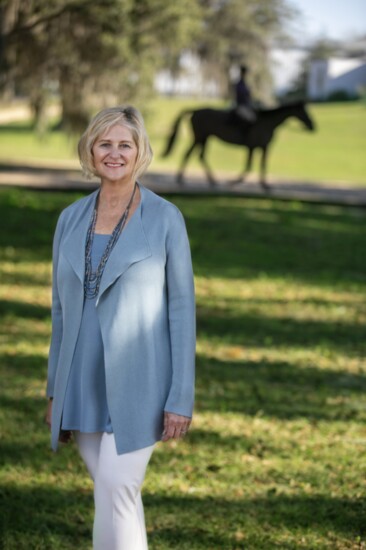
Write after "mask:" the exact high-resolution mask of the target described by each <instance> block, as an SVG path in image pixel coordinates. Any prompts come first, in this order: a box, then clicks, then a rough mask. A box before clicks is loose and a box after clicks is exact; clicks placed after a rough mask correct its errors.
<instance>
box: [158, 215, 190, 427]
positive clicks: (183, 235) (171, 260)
mask: <svg viewBox="0 0 366 550" xmlns="http://www.w3.org/2000/svg"><path fill="white" fill-rule="evenodd" d="M175 213H176V216H175V219H174V221H173V222H172V223H171V225H170V227H169V231H168V235H167V241H166V243H167V261H166V281H167V292H168V315H169V331H170V342H171V355H172V384H171V388H170V391H169V394H168V398H167V401H166V404H165V407H164V410H165V411H167V412H171V413H175V414H180V415H183V416H187V417H191V416H192V412H193V402H194V378H195V349H196V318H195V297H194V281H193V270H192V260H191V252H190V247H189V240H188V235H187V231H186V227H185V223H184V219H183V216H182V214H181V213H180V211H179V210H175Z"/></svg>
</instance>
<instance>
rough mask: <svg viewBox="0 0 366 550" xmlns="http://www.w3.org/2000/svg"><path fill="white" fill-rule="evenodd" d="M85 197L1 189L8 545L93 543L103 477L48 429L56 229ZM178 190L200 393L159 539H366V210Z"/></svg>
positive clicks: (305, 542)
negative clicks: (95, 499) (190, 264)
mask: <svg viewBox="0 0 366 550" xmlns="http://www.w3.org/2000/svg"><path fill="white" fill-rule="evenodd" d="M76 197H77V195H75V194H71V193H64V194H61V193H46V192H31V191H24V190H16V189H14V190H2V191H0V271H1V282H2V285H1V290H0V292H1V296H0V308H1V316H2V323H1V329H0V330H1V332H0V355H1V361H0V368H1V373H0V376H1V378H0V379H1V384H2V391H1V405H2V406H1V409H0V426H1V454H0V460H1V470H0V493H1V496H2V498H1V501H0V506H1V510H0V518H1V520H0V522H1V523H0V525H1V530H2V532H1V539H0V540H2V545H0V546H1V548H4V550H30V549H37V550H46V549H50V550H51V549H52V550H61V549H62V550H75V549H76V548H77V549H78V550H84V549H85V550H86V549H88V548H90V546H91V545H90V538H91V525H92V485H91V482H90V481H89V480H88V477H87V475H86V473H85V470H84V467H83V465H82V464H81V461H80V460H79V458H78V456H77V453H76V450H75V448H74V445H73V444H72V445H70V446H68V447H65V448H63V449H62V450H61V451H60V452H59V453H57V454H54V453H52V452H51V451H50V449H49V434H48V432H47V429H46V427H45V425H44V423H43V417H44V412H45V405H46V400H45V397H44V391H45V377H46V358H47V351H48V342H49V334H50V312H49V307H50V288H49V286H50V253H51V239H52V233H53V229H54V225H55V222H56V218H57V216H58V214H59V212H60V210H61V209H62V208H63V207H64V206H66V205H67V204H69V203H70V202H72V201H73V200H75V198H76ZM173 200H174V202H175V203H176V204H177V205H178V206H179V207H180V208H181V210H182V211H183V213H184V215H185V217H186V221H187V226H188V230H189V234H190V239H191V244H192V253H193V260H194V267H195V273H196V286H197V311H198V346H197V400H196V403H197V404H196V416H195V420H194V424H193V427H192V430H191V432H190V434H189V436H188V437H187V439H186V440H185V441H184V442H181V443H179V444H176V443H174V442H173V443H168V444H165V445H163V444H159V446H158V448H157V450H156V452H155V453H154V455H153V458H152V461H151V464H150V467H149V470H148V474H147V477H146V483H145V486H144V502H145V513H146V520H147V526H148V532H149V539H150V548H151V550H163V549H164V550H165V549H171V550H173V549H174V550H177V549H179V550H180V549H182V550H196V549H197V550H199V549H220V550H224V549H233V550H235V549H246V550H273V549H276V548H278V549H281V550H285V549H288V550H294V549H300V548H301V549H307V550H309V549H328V550H356V549H357V550H360V549H365V548H366V523H365V516H366V500H365V494H366V481H365V479H366V462H365V451H366V432H365V421H366V365H365V359H364V358H365V352H366V340H365V322H366V307H365V291H366V275H365V273H366V256H365V254H364V253H363V251H364V226H365V211H364V210H358V209H351V208H348V209H346V208H341V207H326V206H314V205H306V204H300V203H296V202H288V203H287V202H286V203H285V202H279V201H276V202H274V201H270V200H254V199H253V200H252V199H241V198H223V197H221V198H220V197H212V198H207V197H205V198H202V197H195V198H190V197H174V198H173Z"/></svg>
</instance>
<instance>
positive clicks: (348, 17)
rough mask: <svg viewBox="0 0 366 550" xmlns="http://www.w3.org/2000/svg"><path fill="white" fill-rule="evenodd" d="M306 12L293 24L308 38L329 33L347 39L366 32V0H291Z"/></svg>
mask: <svg viewBox="0 0 366 550" xmlns="http://www.w3.org/2000/svg"><path fill="white" fill-rule="evenodd" d="M287 1H288V4H290V5H293V6H295V7H296V8H298V9H299V11H300V12H301V14H302V16H300V17H299V18H298V22H297V23H295V24H293V25H292V28H293V29H294V31H295V34H296V35H298V36H299V37H301V38H300V42H304V41H306V40H309V39H311V38H314V37H315V38H319V37H327V38H333V39H336V40H337V39H338V40H339V39H340V40H343V39H345V40H347V39H352V38H354V37H356V36H359V35H364V36H365V35H366V0H287Z"/></svg>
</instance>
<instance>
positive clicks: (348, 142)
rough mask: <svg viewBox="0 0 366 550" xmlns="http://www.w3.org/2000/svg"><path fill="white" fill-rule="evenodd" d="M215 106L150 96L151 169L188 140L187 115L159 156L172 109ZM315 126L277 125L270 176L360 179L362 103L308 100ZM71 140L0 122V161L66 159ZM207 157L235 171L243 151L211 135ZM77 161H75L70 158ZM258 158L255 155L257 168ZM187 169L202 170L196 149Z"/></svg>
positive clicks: (71, 154) (363, 169) (166, 164)
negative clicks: (169, 150) (170, 145)
mask: <svg viewBox="0 0 366 550" xmlns="http://www.w3.org/2000/svg"><path fill="white" fill-rule="evenodd" d="M207 104H210V105H213V106H219V105H221V106H222V104H220V103H218V102H217V101H216V102H215V101H212V100H209V101H208V100H187V99H179V98H170V99H169V98H160V99H159V98H158V99H156V100H154V101H152V102H151V104H150V106H149V110H148V112H147V116H146V121H147V127H148V132H149V135H150V138H151V142H152V145H153V149H154V151H155V158H154V161H153V164H152V169H154V170H173V171H176V170H177V167H178V165H179V163H180V160H181V158H182V155H183V153H184V151H185V150H186V149H187V148H188V146H189V144H190V140H191V134H190V128H189V122H188V119H187V121H185V122H184V123H183V124H182V128H181V132H180V134H179V136H178V140H177V147H176V149H175V150H174V151H173V153H172V155H171V156H170V157H168V158H167V159H162V158H161V153H162V151H163V150H164V147H165V142H166V139H167V136H168V135H169V133H170V130H171V127H172V124H173V122H174V120H175V119H176V117H177V115H178V114H179V113H180V112H181V111H182V110H183V109H187V108H198V107H201V106H203V105H207ZM309 112H310V114H311V116H312V117H313V119H314V121H315V123H316V126H317V131H316V132H308V131H306V130H304V129H303V128H302V127H301V125H300V123H299V122H298V121H297V120H295V119H293V120H289V121H287V122H286V123H285V124H284V125H283V126H281V127H280V128H279V129H278V131H277V133H276V136H275V139H274V142H273V147H272V150H271V151H270V153H269V161H268V170H269V173H270V174H271V175H272V176H275V177H284V178H289V179H291V178H295V179H300V180H315V181H335V182H339V183H340V184H344V183H352V184H361V185H366V155H365V154H364V151H365V148H366V130H365V128H366V104H365V103H362V102H358V103H339V104H317V105H310V107H309ZM75 151H76V146H75V142H73V141H70V140H69V139H68V138H67V136H65V134H63V133H61V132H59V131H54V132H50V133H48V134H47V135H46V136H45V137H44V138H43V139H42V140H39V139H38V138H37V137H36V136H34V135H33V134H32V132H31V130H30V126H29V124H28V123H14V124H3V125H0V162H1V161H4V160H14V161H16V162H22V161H24V160H27V159H28V160H29V159H31V160H32V159H33V160H39V161H42V160H43V161H45V160H51V161H52V160H56V161H62V160H72V159H76V157H75ZM207 157H208V161H209V163H210V164H211V166H212V168H213V169H214V172H216V173H217V174H218V175H222V176H224V177H225V176H226V175H230V176H233V175H237V174H238V173H239V172H240V171H241V169H242V167H243V165H244V159H245V157H246V152H244V150H243V149H242V148H241V147H236V146H232V145H227V144H224V143H222V142H220V141H218V140H217V139H216V138H212V140H211V141H210V142H209V145H208V155H207ZM76 165H77V163H76ZM258 166H259V158H257V159H255V167H254V170H255V172H256V173H257V168H258ZM189 170H190V171H191V173H192V171H194V172H197V171H198V173H200V174H202V173H203V172H202V169H201V167H200V164H199V162H198V159H197V155H196V156H194V157H192V158H191V160H190V163H189V165H188V172H187V174H189Z"/></svg>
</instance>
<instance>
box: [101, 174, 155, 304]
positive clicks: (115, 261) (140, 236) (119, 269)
mask: <svg viewBox="0 0 366 550" xmlns="http://www.w3.org/2000/svg"><path fill="white" fill-rule="evenodd" d="M139 189H140V194H141V198H140V204H139V206H138V207H137V209H136V210H135V212H134V213H133V215H132V217H131V218H130V220H129V221H128V223H127V225H126V226H125V228H124V229H123V231H122V233H121V235H120V236H119V239H118V241H117V242H116V244H115V246H114V248H113V250H112V252H111V254H110V256H109V258H108V261H107V263H106V266H105V269H104V272H103V275H102V280H101V283H100V288H99V295H98V299H97V304H98V302H99V300H100V297H101V296H102V294H103V293H104V292H105V291H106V290H107V288H109V287H110V286H111V285H112V284H113V283H114V281H115V280H116V279H117V278H118V277H120V276H121V275H122V274H123V273H124V272H125V271H127V269H128V268H129V267H130V266H131V265H132V264H134V263H136V262H140V261H141V260H144V259H146V258H149V257H150V256H151V254H152V253H151V249H150V245H149V242H148V240H147V237H146V235H145V231H144V228H143V225H142V210H143V207H144V189H143V187H142V186H141V185H139Z"/></svg>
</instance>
